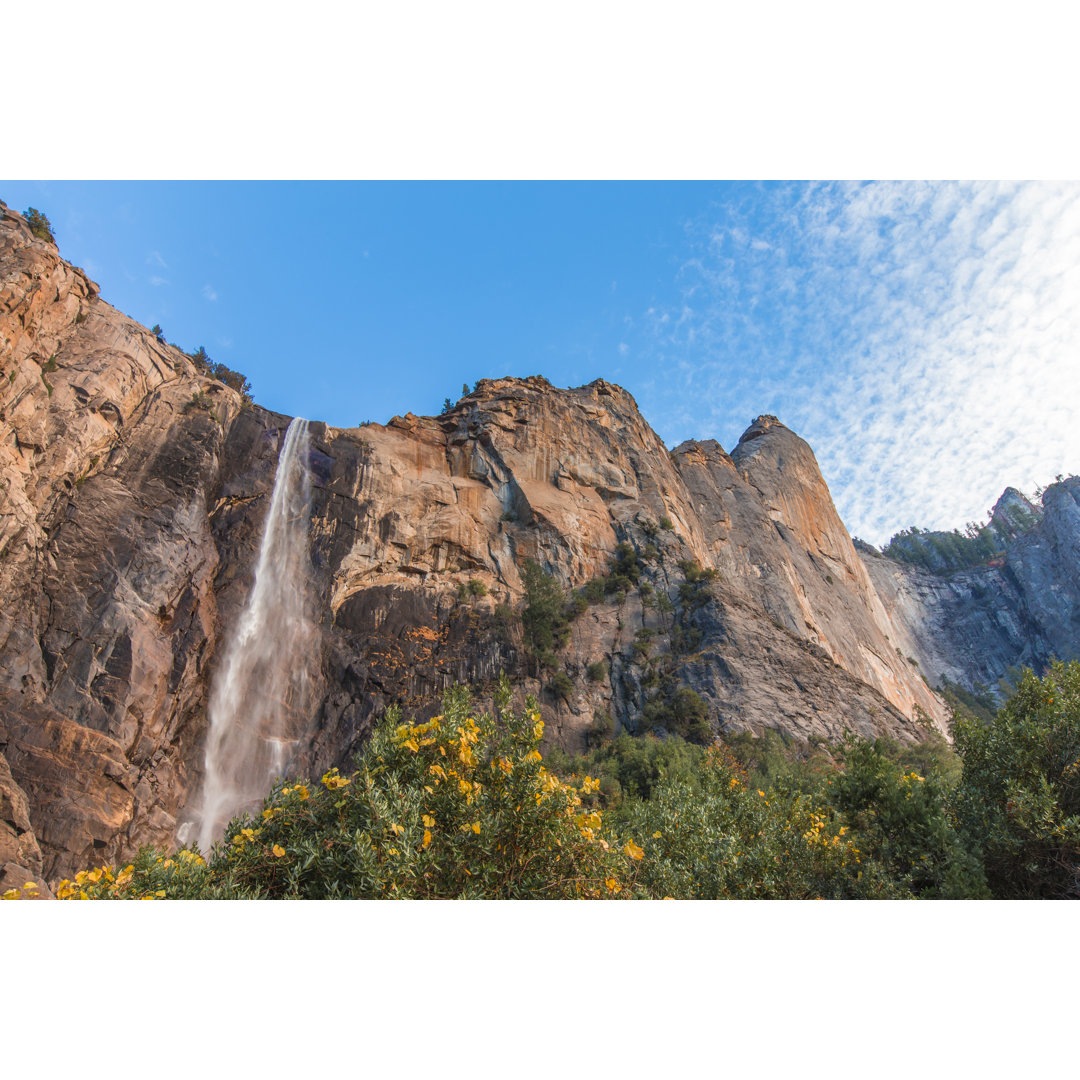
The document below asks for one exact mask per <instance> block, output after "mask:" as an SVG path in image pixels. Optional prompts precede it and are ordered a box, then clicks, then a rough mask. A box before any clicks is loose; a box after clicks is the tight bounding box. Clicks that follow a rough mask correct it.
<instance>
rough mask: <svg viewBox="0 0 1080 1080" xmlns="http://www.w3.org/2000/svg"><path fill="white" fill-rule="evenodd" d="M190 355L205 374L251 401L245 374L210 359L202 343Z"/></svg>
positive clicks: (249, 384) (245, 399)
mask: <svg viewBox="0 0 1080 1080" xmlns="http://www.w3.org/2000/svg"><path fill="white" fill-rule="evenodd" d="M159 340H160V338H159ZM188 355H189V356H190V357H191V360H192V362H193V363H194V364H195V367H196V368H197V369H198V370H199V371H201V372H202V373H203V374H204V375H208V376H209V377H210V378H211V379H217V381H218V382H220V383H224V384H225V385H226V386H227V387H229V389H230V390H235V391H236V392H237V393H238V394H239V395H240V397H241V398H242V399H243V402H244V404H245V405H249V404H250V403H251V383H249V382H248V380H247V378H246V377H245V376H244V375H241V374H240V372H239V371H233V369H232V368H230V367H226V366H225V365H224V364H219V363H215V362H214V361H213V360H211V359H210V356H209V355H208V354H207V351H206V349H204V348H203V347H202V345H200V346H199V347H198V348H197V349H196V350H195V351H194V352H193V353H189V354H188Z"/></svg>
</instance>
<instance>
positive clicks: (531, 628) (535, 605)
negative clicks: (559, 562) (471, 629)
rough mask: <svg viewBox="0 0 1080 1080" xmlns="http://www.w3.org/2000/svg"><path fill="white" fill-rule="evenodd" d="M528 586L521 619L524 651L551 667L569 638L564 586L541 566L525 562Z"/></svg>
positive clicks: (524, 578) (525, 577)
mask: <svg viewBox="0 0 1080 1080" xmlns="http://www.w3.org/2000/svg"><path fill="white" fill-rule="evenodd" d="M521 578H522V581H523V582H524V584H525V610H524V611H523V612H522V615H521V622H522V626H523V627H524V630H525V647H526V648H527V649H528V650H529V652H530V654H531V655H532V656H533V657H534V659H536V660H537V661H538V662H539V663H540V664H543V665H545V666H551V660H552V658H553V657H554V654H555V653H556V652H557V651H558V650H559V649H561V648H562V647H563V646H564V645H565V644H566V642H567V639H568V638H569V636H570V626H569V623H568V621H567V619H566V614H565V611H564V608H565V606H566V595H565V593H564V592H563V589H562V586H561V585H560V584H559V583H558V581H556V580H555V578H553V577H552V576H551V575H550V574H545V573H544V571H543V570H542V569H541V568H540V566H539V565H538V564H537V563H535V562H533V561H532V560H531V559H526V560H525V563H524V565H523V566H522V568H521Z"/></svg>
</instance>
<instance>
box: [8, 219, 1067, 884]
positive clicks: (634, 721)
mask: <svg viewBox="0 0 1080 1080" xmlns="http://www.w3.org/2000/svg"><path fill="white" fill-rule="evenodd" d="M288 421H289V417H286V416H281V415H277V414H274V413H270V412H267V411H266V410H264V409H261V408H259V407H257V406H251V405H247V404H246V403H245V402H244V400H243V399H242V398H241V396H240V395H239V394H238V393H237V392H235V391H234V390H232V389H230V388H229V387H227V386H225V385H223V384H222V383H219V382H217V381H215V380H213V379H211V378H209V377H208V376H207V375H206V374H205V373H204V372H203V371H202V370H200V368H199V367H198V365H197V364H195V363H194V362H193V360H192V358H191V357H189V356H187V355H185V354H184V353H183V352H181V351H180V350H179V349H177V348H176V347H174V346H170V345H167V344H165V343H164V342H162V341H160V340H158V339H157V338H155V336H154V335H153V334H151V333H150V331H148V330H146V329H145V328H144V327H142V326H140V325H139V324H137V323H135V322H134V321H133V320H131V319H129V318H127V317H126V316H124V315H122V314H121V313H120V312H118V311H116V310H115V309H114V308H112V307H110V306H109V305H108V304H107V303H106V302H105V301H103V300H102V299H101V297H100V296H99V290H98V288H97V286H96V285H95V284H94V283H93V282H91V281H90V280H89V279H88V278H87V276H86V275H85V274H84V273H83V272H82V271H81V270H78V269H77V268H75V267H72V266H70V265H69V264H68V263H66V262H64V261H63V260H62V259H61V258H60V255H59V253H58V251H57V249H56V247H55V246H54V245H53V244H51V243H49V242H48V241H46V240H42V239H38V238H36V237H35V236H33V235H32V233H31V231H30V229H29V228H28V226H27V223H26V222H25V220H24V219H23V218H21V217H20V216H19V215H17V214H14V213H12V212H11V211H4V212H3V220H2V221H0V596H2V597H3V604H2V609H0V888H5V887H7V886H8V885H9V884H11V883H16V884H19V885H21V884H22V883H23V881H25V880H27V879H28V877H33V878H34V879H35V880H37V881H39V882H40V883H41V884H43V885H45V884H47V882H48V881H51V880H55V878H56V877H58V876H59V875H63V874H71V873H72V872H73V871H74V870H75V869H79V868H81V867H84V866H86V865H88V864H89V863H90V862H91V861H94V860H101V859H113V860H115V859H119V858H123V857H124V856H126V855H127V854H129V853H130V852H131V851H132V850H133V849H134V848H136V847H137V846H138V845H139V844H140V843H145V842H155V843H163V844H170V843H172V842H173V839H174V837H175V834H176V830H177V828H178V827H179V826H180V825H181V824H182V823H183V822H184V821H185V820H186V818H185V808H187V807H189V806H190V804H191V802H192V801H193V800H194V797H195V795H196V793H197V791H198V787H199V784H200V781H201V774H202V769H203V760H202V752H203V744H204V740H205V736H206V725H207V720H206V704H207V695H208V686H209V682H210V679H211V677H212V674H213V671H214V663H215V656H216V655H218V650H219V647H220V645H221V643H222V637H223V633H224V631H225V629H226V628H227V627H229V626H230V625H232V622H233V621H234V620H235V618H236V616H237V613H238V611H239V610H240V608H241V605H242V604H243V602H244V599H245V597H246V595H247V593H248V591H249V589H250V587H251V581H252V574H253V569H254V564H255V554H256V550H257V547H258V544H259V537H260V529H261V525H262V521H263V518H264V516H265V513H266V506H267V502H268V496H269V493H270V491H271V489H272V487H273V482H274V475H275V470H276V465H277V459H278V452H279V449H280V446H281V441H282V438H283V435H284V432H285V428H286V427H287V425H288ZM310 435H311V441H312V450H311V454H310V462H309V464H310V470H311V476H312V485H313V498H312V504H313V505H312V537H311V551H312V564H313V567H312V572H313V575H314V580H315V583H316V593H317V596H318V598H319V610H318V619H319V622H320V632H321V649H320V650H319V655H318V657H316V658H314V661H313V662H314V664H315V666H316V667H317V669H318V671H319V673H320V676H321V678H320V684H321V687H322V690H321V697H320V701H319V704H318V707H317V709H316V711H315V715H313V716H312V718H311V738H310V743H309V745H308V747H307V749H306V750H305V751H304V752H303V753H302V754H301V755H300V757H299V759H298V760H296V761H295V762H294V768H295V769H297V770H299V771H303V772H311V771H316V770H320V769H323V768H325V767H327V766H329V765H334V764H336V765H339V766H342V767H345V766H347V765H348V763H349V760H350V758H351V755H352V754H353V753H354V752H355V751H356V749H357V748H358V747H359V745H360V744H361V743H362V741H363V740H364V738H365V737H366V734H367V732H368V731H369V730H370V726H371V723H372V721H373V719H374V718H375V717H376V716H377V715H378V714H379V713H380V712H381V711H382V709H384V708H385V707H386V706H387V705H389V704H392V703H394V702H401V703H403V704H404V705H405V706H406V707H407V708H408V709H411V710H412V711H414V712H416V713H417V714H425V713H427V714H430V713H432V712H434V711H436V710H437V708H438V703H439V699H440V697H441V694H442V692H443V691H444V690H445V689H446V688H448V687H449V686H450V685H452V684H453V683H455V682H465V683H468V684H470V685H472V686H474V687H475V688H476V689H477V691H478V693H479V694H480V696H481V697H483V695H484V694H485V693H487V692H488V691H489V690H490V687H491V685H492V682H493V680H494V679H495V678H496V677H497V676H498V674H499V673H500V672H501V671H505V672H506V673H507V674H508V675H510V676H511V678H512V680H513V682H514V684H515V686H516V688H517V692H518V693H520V694H523V693H525V692H527V691H532V692H535V693H538V694H539V695H540V698H541V701H542V708H543V712H544V714H545V720H546V722H547V731H548V737H549V738H550V739H551V740H552V741H553V742H557V743H559V744H561V745H564V746H566V747H568V748H578V747H580V746H581V745H583V743H584V741H585V740H586V739H587V738H589V737H595V736H596V734H597V732H598V731H599V730H600V729H603V728H607V727H609V726H610V725H612V724H614V725H618V726H619V727H621V728H625V729H627V730H630V731H632V732H633V731H638V730H641V729H642V728H643V723H644V721H643V717H647V716H648V717H651V718H652V722H653V724H654V725H658V726H659V727H660V728H663V727H664V724H665V719H664V718H665V717H666V716H668V715H674V714H672V713H670V711H668V712H665V707H666V706H667V705H670V704H672V703H673V702H675V701H676V699H677V698H678V695H679V693H680V691H685V690H692V691H694V693H695V694H696V695H697V696H698V698H699V699H700V702H701V703H702V704H703V706H704V722H705V723H706V724H707V725H708V729H709V730H710V731H711V732H713V733H718V734H723V733H724V732H732V731H740V730H751V731H755V732H760V731H761V730H762V729H764V728H766V727H774V728H778V729H780V730H782V731H784V732H786V733H788V734H790V735H792V736H795V737H797V738H800V739H804V740H809V739H815V738H819V739H827V740H836V739H839V738H840V737H841V736H842V733H843V732H844V730H847V729H850V730H854V731H858V732H860V733H862V734H864V735H874V734H888V735H891V736H893V737H896V738H900V739H908V740H911V739H918V738H921V737H923V736H924V734H925V732H926V731H927V730H928V729H929V728H932V727H938V728H944V725H945V723H946V720H947V709H946V707H945V705H944V703H943V702H942V701H941V699H940V698H939V697H938V696H937V695H936V694H935V693H934V692H933V690H932V689H931V685H935V686H936V685H938V684H939V682H940V681H941V679H942V678H947V679H949V680H951V681H953V682H956V683H958V684H960V685H964V686H968V687H974V686H976V685H977V684H980V683H986V682H988V681H991V680H993V679H995V678H997V677H1000V675H1001V674H1002V673H1004V671H1005V670H1006V669H1007V668H1008V667H1009V665H1012V664H1016V663H1033V664H1035V665H1037V666H1038V665H1041V664H1042V663H1044V662H1045V660H1046V658H1048V657H1049V655H1050V654H1051V653H1054V654H1056V655H1058V656H1061V657H1070V656H1075V655H1077V646H1076V642H1077V641H1078V640H1080V634H1078V621H1080V595H1078V589H1077V586H1076V581H1077V580H1078V575H1077V569H1078V567H1080V481H1074V480H1070V481H1066V482H1063V483H1061V484H1057V485H1054V486H1053V487H1051V488H1050V489H1048V490H1047V492H1046V493H1045V495H1044V498H1043V513H1042V515H1041V517H1040V519H1039V520H1038V522H1037V523H1036V524H1035V525H1034V526H1033V527H1032V528H1031V529H1029V530H1028V531H1026V532H1024V533H1022V534H1021V535H1018V536H1016V537H1015V538H1014V539H1012V540H1010V541H1009V546H1008V550H1007V554H1006V555H1005V557H1004V559H1003V561H1002V562H1001V565H996V566H985V567H977V568H972V569H968V570H964V571H962V572H957V573H955V574H951V575H942V574H934V573H932V572H929V571H925V570H921V569H918V568H914V567H910V566H906V565H903V564H900V563H897V562H895V561H893V560H889V559H886V558H883V557H881V556H880V555H879V554H875V553H871V552H869V551H857V550H856V548H855V546H854V545H853V543H852V540H851V538H850V537H849V536H848V534H847V531H846V530H845V528H844V526H843V524H842V522H841V521H840V519H839V517H838V515H837V513H836V511H835V508H834V507H833V504H832V500H831V498H830V496H829V492H828V489H827V487H826V485H825V482H824V480H823V479H822V477H821V473H820V471H819V469H818V466H817V463H816V461H815V459H814V455H813V453H812V451H811V449H810V448H809V446H807V444H806V443H805V442H804V441H803V440H802V439H800V438H799V437H798V436H797V435H795V434H794V433H793V432H791V431H789V430H788V429H787V428H786V427H784V425H783V424H781V423H780V422H779V421H778V420H776V419H775V418H774V417H759V418H758V419H757V420H756V421H754V423H753V424H752V425H751V426H750V427H749V428H748V429H747V431H746V433H745V434H744V435H743V437H742V438H741V439H740V441H739V444H738V445H737V446H736V447H735V448H734V450H733V451H732V452H731V453H730V454H728V453H726V452H725V451H724V450H723V449H722V448H721V447H720V446H719V445H718V444H717V443H716V442H713V441H704V442H696V441H693V442H686V443H683V444H682V445H681V446H678V447H676V448H675V449H674V450H672V451H668V449H667V448H666V447H665V446H664V445H663V443H662V442H661V440H660V439H659V438H658V437H657V435H656V434H655V433H654V432H653V431H652V429H651V428H650V427H649V426H648V424H647V423H646V422H645V420H644V419H643V418H642V416H641V414H640V413H639V412H638V409H637V406H636V404H635V402H634V400H633V398H632V397H631V396H630V395H629V394H628V393H627V392H626V391H624V390H622V389H621V388H619V387H617V386H614V385H612V384H609V383H606V382H604V381H603V380H597V381H596V382H593V383H590V384H589V385H587V386H583V387H578V388H575V389H556V388H555V387H552V386H551V385H550V384H548V383H547V382H546V380H544V379H542V378H539V377H532V378H527V379H516V378H505V379H496V380H482V381H481V382H480V383H478V384H477V386H476V388H475V389H474V390H473V391H472V393H470V394H468V395H467V396H466V397H464V398H463V399H462V400H461V401H459V402H458V403H457V404H456V405H454V406H453V407H452V408H451V409H449V410H448V411H447V412H445V413H444V414H442V415H441V416H438V417H418V416H413V415H411V414H410V415H406V416H405V417H395V418H393V419H392V420H390V421H389V422H388V423H387V424H385V425H380V424H370V425H366V426H364V427H362V428H353V429H344V430H343V429H335V428H331V427H328V426H327V425H325V424H321V423H315V422H313V423H312V424H311V425H310ZM620 559H621V560H623V562H627V561H629V563H630V564H632V566H633V575H632V576H633V577H636V579H637V580H636V581H633V582H632V583H629V582H628V583H627V584H628V585H630V586H631V587H619V588H616V589H614V590H609V591H605V590H604V589H603V588H602V587H600V586H594V587H593V593H592V594H591V595H592V596H593V602H590V603H588V604H585V603H584V601H582V602H581V603H580V604H579V605H578V606H579V608H584V610H582V611H580V613H579V614H578V615H577V617H576V618H575V619H574V620H573V621H572V622H571V624H570V629H569V637H568V641H567V642H566V644H565V645H564V646H563V647H562V648H561V649H560V650H559V651H558V653H557V656H556V661H557V671H558V672H560V673H561V675H560V677H559V679H558V680H555V679H554V678H553V675H554V674H555V673H554V672H553V671H551V670H547V671H542V670H541V669H540V668H539V667H538V665H537V662H536V659H535V658H534V657H533V656H531V655H529V654H528V651H527V649H526V643H525V639H524V636H523V630H522V624H521V618H520V613H521V609H522V606H523V596H524V584H523V580H522V568H523V566H524V565H525V562H526V560H534V561H536V562H537V563H538V564H539V565H540V566H541V567H542V568H543V569H544V570H545V571H546V572H547V573H548V574H550V575H552V576H553V577H554V578H555V579H557V580H558V581H559V582H560V583H561V585H562V586H563V587H564V588H565V589H566V590H567V591H568V592H569V590H572V589H580V588H582V587H583V586H586V585H587V583H588V582H590V581H593V580H594V579H597V578H602V577H605V576H607V575H609V571H610V567H611V564H612V562H613V560H615V561H616V562H617V561H618V560H620ZM308 659H309V660H311V659H312V658H308ZM553 683H554V684H556V685H557V692H553V691H552V684H553ZM658 718H659V719H658ZM20 875H21V876H20Z"/></svg>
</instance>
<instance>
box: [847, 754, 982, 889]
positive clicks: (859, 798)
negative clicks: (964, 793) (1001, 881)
mask: <svg viewBox="0 0 1080 1080" xmlns="http://www.w3.org/2000/svg"><path fill="white" fill-rule="evenodd" d="M884 749H885V748H884V747H883V746H879V745H878V743H877V742H868V741H866V740H860V739H854V738H850V737H849V738H848V739H847V740H846V741H845V743H844V748H843V751H842V758H843V762H844V768H843V769H842V770H841V771H840V772H838V773H837V774H836V777H835V779H834V780H833V781H832V783H831V785H830V786H831V789H832V790H831V792H830V802H831V803H832V805H833V806H834V807H835V808H836V810H838V811H839V812H840V813H841V814H842V815H843V818H844V820H845V822H846V823H847V824H848V825H849V826H850V827H851V828H852V829H853V830H854V831H855V833H856V834H857V835H858V836H859V838H860V840H859V843H860V846H861V847H862V848H863V851H864V852H865V853H866V854H867V855H868V856H869V857H870V858H872V859H874V860H875V862H876V863H877V865H878V866H879V867H880V868H882V870H883V872H884V874H885V876H886V877H887V878H888V879H889V880H890V881H892V882H893V883H894V884H895V885H896V886H898V887H899V888H901V889H902V890H905V891H908V892H910V893H911V894H912V895H914V896H923V897H928V898H938V899H946V900H955V899H962V898H964V897H976V898H978V897H985V896H988V895H989V894H988V893H987V890H986V883H985V880H984V878H983V873H982V868H981V866H980V865H979V862H978V860H977V859H976V858H975V857H974V856H973V855H972V854H971V852H970V851H969V850H968V849H967V848H966V847H965V845H964V844H963V842H962V839H961V836H960V834H959V833H958V832H957V830H956V828H955V827H954V824H953V821H952V818H951V817H950V815H949V813H948V810H947V804H948V799H949V787H948V784H947V782H946V781H945V780H944V779H943V778H942V777H941V776H940V775H939V774H938V773H935V772H932V773H929V774H928V775H927V776H922V775H920V774H919V773H917V772H915V770H914V769H912V770H911V771H910V772H904V771H903V769H902V768H901V767H899V766H897V765H896V764H895V763H893V762H892V761H890V760H889V759H888V758H887V757H886V756H885V752H884Z"/></svg>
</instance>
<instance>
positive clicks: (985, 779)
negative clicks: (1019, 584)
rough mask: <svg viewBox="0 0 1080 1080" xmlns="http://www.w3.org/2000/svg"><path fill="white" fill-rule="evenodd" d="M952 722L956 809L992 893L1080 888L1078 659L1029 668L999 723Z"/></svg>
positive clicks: (1077, 892) (1058, 893)
mask: <svg viewBox="0 0 1080 1080" xmlns="http://www.w3.org/2000/svg"><path fill="white" fill-rule="evenodd" d="M954 727H955V730H954V734H955V739H956V748H957V751H958V753H959V754H960V758H961V760H962V762H963V774H962V777H961V781H960V787H959V790H958V792H957V797H956V812H957V817H958V819H959V823H960V827H961V829H963V830H964V833H965V835H966V836H967V838H968V840H969V842H970V843H971V844H972V845H973V846H975V847H977V848H978V849H979V850H980V851H981V854H982V859H983V866H984V869H985V872H986V880H987V882H988V883H989V886H990V890H991V891H992V892H993V894H994V896H995V897H998V898H1002V899H1036V898H1042V899H1049V898H1064V897H1078V896H1080V663H1077V662H1076V661H1072V662H1071V663H1069V664H1063V663H1061V662H1057V661H1056V662H1054V663H1053V664H1052V665H1051V666H1050V669H1049V670H1048V671H1047V673H1046V675H1045V676H1044V677H1043V678H1042V679H1039V678H1036V676H1035V675H1034V673H1033V672H1032V671H1031V670H1030V669H1029V670H1026V671H1025V672H1024V673H1023V676H1022V677H1021V679H1020V685H1019V686H1018V688H1017V691H1016V696H1015V697H1013V698H1012V700H1010V701H1009V702H1007V703H1006V704H1005V705H1004V706H1003V707H1002V709H1001V710H1000V711H999V712H998V714H997V717H996V718H995V719H994V720H993V721H992V722H990V723H983V722H981V721H979V720H977V719H960V720H958V721H957V722H956V724H955V726H954Z"/></svg>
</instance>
